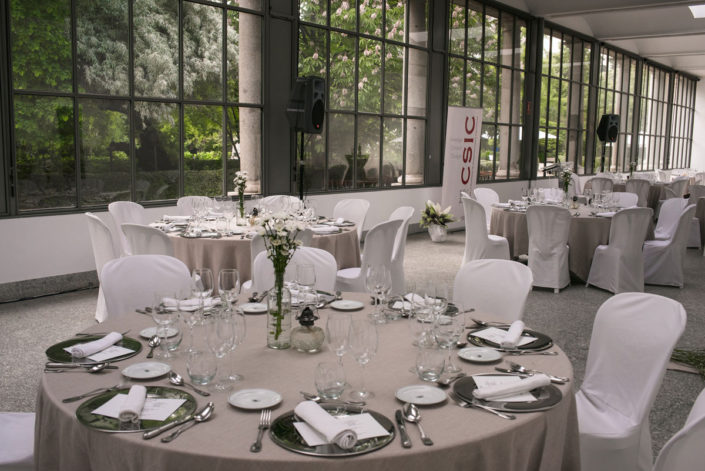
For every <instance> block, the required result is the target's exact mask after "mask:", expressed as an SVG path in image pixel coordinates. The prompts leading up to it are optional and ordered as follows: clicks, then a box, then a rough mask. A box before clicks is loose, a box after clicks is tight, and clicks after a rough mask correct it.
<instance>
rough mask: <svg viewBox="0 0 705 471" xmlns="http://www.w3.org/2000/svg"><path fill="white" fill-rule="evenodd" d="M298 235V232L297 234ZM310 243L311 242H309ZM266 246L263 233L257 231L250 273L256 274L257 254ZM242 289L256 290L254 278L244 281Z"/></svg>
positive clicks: (252, 244)
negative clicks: (253, 286) (253, 283)
mask: <svg viewBox="0 0 705 471" xmlns="http://www.w3.org/2000/svg"><path fill="white" fill-rule="evenodd" d="M297 235H298V234H297ZM308 245H310V244H308ZM265 249H266V248H265V246H264V239H263V238H262V234H258V233H255V235H254V237H252V241H251V242H250V273H251V274H254V272H255V259H256V258H257V255H259V254H260V252H263V251H264V250H265ZM241 291H242V292H244V293H250V292H254V291H255V290H254V289H253V288H252V280H247V281H245V282H243V283H242V287H241Z"/></svg>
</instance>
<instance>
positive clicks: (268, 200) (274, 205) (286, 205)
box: [259, 195, 301, 213]
mask: <svg viewBox="0 0 705 471" xmlns="http://www.w3.org/2000/svg"><path fill="white" fill-rule="evenodd" d="M259 206H260V208H262V209H264V210H267V211H271V212H273V213H276V212H279V211H289V210H291V209H298V208H299V207H300V206H301V200H300V199H298V198H297V197H296V196H291V195H271V196H265V197H264V198H262V199H261V200H260V202H259Z"/></svg>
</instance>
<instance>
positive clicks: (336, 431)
mask: <svg viewBox="0 0 705 471" xmlns="http://www.w3.org/2000/svg"><path fill="white" fill-rule="evenodd" d="M294 413H295V414H296V416H297V417H299V418H300V419H301V420H303V421H305V422H306V423H307V424H308V425H310V426H311V427H312V428H313V429H315V430H316V431H317V432H318V433H320V434H321V435H323V436H324V437H325V438H326V440H328V443H335V444H336V445H338V446H339V447H340V448H342V449H343V450H349V449H351V448H352V447H354V446H355V443H357V434H356V433H355V431H354V430H350V429H348V428H346V427H345V424H343V423H342V422H340V421H338V420H336V419H335V418H334V417H332V416H331V415H330V414H329V413H328V412H326V411H325V409H323V408H322V407H321V406H319V405H318V404H317V403H315V402H313V401H303V402H300V403H299V404H298V405H297V406H296V407H295V408H294Z"/></svg>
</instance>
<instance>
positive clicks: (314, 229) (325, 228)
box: [311, 226, 340, 234]
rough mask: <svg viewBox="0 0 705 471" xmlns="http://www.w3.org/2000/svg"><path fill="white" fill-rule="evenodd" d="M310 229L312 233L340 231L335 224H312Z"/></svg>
mask: <svg viewBox="0 0 705 471" xmlns="http://www.w3.org/2000/svg"><path fill="white" fill-rule="evenodd" d="M311 231H312V232H313V233H314V234H335V233H336V232H340V228H339V227H335V226H321V227H317V226H313V227H311Z"/></svg>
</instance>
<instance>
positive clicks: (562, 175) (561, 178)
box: [556, 167, 573, 196]
mask: <svg viewBox="0 0 705 471" xmlns="http://www.w3.org/2000/svg"><path fill="white" fill-rule="evenodd" d="M556 176H557V177H558V182H559V184H560V187H561V188H562V189H563V191H564V192H565V194H566V196H567V195H568V188H570V182H571V181H572V180H573V171H572V170H571V169H569V168H567V167H561V168H560V169H559V170H558V172H557V174H556Z"/></svg>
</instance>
